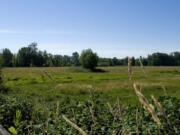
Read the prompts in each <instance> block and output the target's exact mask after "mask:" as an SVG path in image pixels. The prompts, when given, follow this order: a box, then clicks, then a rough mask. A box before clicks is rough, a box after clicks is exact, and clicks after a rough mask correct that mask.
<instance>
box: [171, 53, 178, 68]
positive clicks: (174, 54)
mask: <svg viewBox="0 0 180 135" xmlns="http://www.w3.org/2000/svg"><path fill="white" fill-rule="evenodd" d="M171 56H172V57H173V58H174V61H175V65H177V66H180V52H173V53H171Z"/></svg>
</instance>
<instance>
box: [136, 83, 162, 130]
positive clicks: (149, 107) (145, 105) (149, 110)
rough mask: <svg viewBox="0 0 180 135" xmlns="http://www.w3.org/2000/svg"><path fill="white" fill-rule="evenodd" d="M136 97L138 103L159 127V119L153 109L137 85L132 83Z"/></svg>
mask: <svg viewBox="0 0 180 135" xmlns="http://www.w3.org/2000/svg"><path fill="white" fill-rule="evenodd" d="M133 87H134V90H135V93H136V95H137V96H138V98H139V101H140V103H141V104H142V105H143V106H144V108H145V109H146V110H147V111H148V112H149V113H150V114H151V116H152V119H153V120H154V121H155V122H156V123H157V125H158V126H160V125H161V122H160V119H159V118H158V116H157V114H156V113H155V111H154V108H153V106H152V105H151V104H149V102H148V100H147V99H146V97H145V96H144V95H143V94H142V93H141V92H140V91H139V89H138V87H137V85H136V84H135V83H134V85H133Z"/></svg>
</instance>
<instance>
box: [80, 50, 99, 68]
mask: <svg viewBox="0 0 180 135" xmlns="http://www.w3.org/2000/svg"><path fill="white" fill-rule="evenodd" d="M98 60H99V58H98V55H97V54H96V53H94V52H93V51H92V50H91V49H87V50H83V51H82V53H81V56H80V62H81V64H82V66H83V67H84V68H87V69H90V70H94V69H95V68H96V66H97V63H98Z"/></svg>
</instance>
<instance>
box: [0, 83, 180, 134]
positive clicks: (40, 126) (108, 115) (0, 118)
mask: <svg viewBox="0 0 180 135" xmlns="http://www.w3.org/2000/svg"><path fill="white" fill-rule="evenodd" d="M134 87H135V92H136V94H137V96H138V98H139V100H140V103H141V104H142V105H138V106H123V105H121V104H120V102H119V100H118V99H117V102H116V103H115V104H113V105H111V104H110V103H105V102H104V101H103V100H102V99H100V98H99V96H98V95H94V94H91V95H90V99H89V100H87V101H84V102H77V101H73V100H70V99H63V100H61V102H59V101H58V102H57V103H53V104H50V105H49V106H47V108H48V109H47V110H46V111H45V109H44V110H37V108H34V107H33V106H32V103H31V102H30V101H27V100H19V99H17V98H16V99H12V98H11V99H9V98H4V97H2V96H1V97H0V124H2V125H3V127H4V128H6V129H7V130H8V131H9V132H10V133H11V134H14V135H16V134H18V135H20V134H22V135H23V134H24V135H26V134H27V135H35V134H48V135H56V134H58V135H64V134H65V135H78V134H82V135H121V134H145V135H146V134H154V135H157V134H163V135H164V134H168V135H169V134H173V135H176V134H177V135H178V134H180V102H179V99H176V98H172V97H160V98H159V99H158V100H159V101H158V100H157V99H156V98H155V97H152V100H151V101H148V100H147V99H146V98H145V97H144V96H143V94H142V93H141V92H140V91H139V89H138V88H139V87H138V85H134Z"/></svg>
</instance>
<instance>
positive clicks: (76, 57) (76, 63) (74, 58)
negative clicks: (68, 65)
mask: <svg viewBox="0 0 180 135" xmlns="http://www.w3.org/2000/svg"><path fill="white" fill-rule="evenodd" d="M71 61H72V65H74V66H79V65H80V61H79V53H78V52H74V53H73V54H72V57H71Z"/></svg>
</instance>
